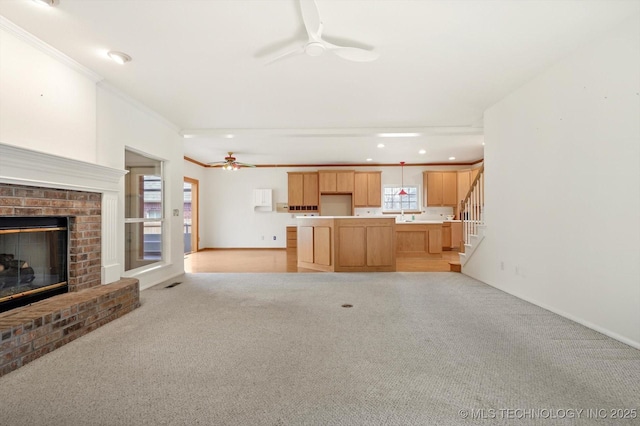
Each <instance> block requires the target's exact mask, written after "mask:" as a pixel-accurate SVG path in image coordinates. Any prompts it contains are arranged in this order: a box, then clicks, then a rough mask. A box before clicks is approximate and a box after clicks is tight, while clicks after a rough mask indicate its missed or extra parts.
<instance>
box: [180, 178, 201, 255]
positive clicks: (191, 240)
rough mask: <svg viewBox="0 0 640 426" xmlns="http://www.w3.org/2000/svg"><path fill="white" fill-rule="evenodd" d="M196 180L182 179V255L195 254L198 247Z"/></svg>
mask: <svg viewBox="0 0 640 426" xmlns="http://www.w3.org/2000/svg"><path fill="white" fill-rule="evenodd" d="M198 183H199V181H198V180H197V179H191V178H188V177H185V178H184V205H183V208H182V211H183V212H184V215H183V216H184V253H185V254H187V253H195V252H197V251H198V247H199V239H200V238H199V235H200V234H199V232H198Z"/></svg>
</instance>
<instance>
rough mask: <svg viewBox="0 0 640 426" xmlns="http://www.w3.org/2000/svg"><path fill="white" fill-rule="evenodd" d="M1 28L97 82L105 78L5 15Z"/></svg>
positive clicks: (1, 18) (0, 17)
mask: <svg viewBox="0 0 640 426" xmlns="http://www.w3.org/2000/svg"><path fill="white" fill-rule="evenodd" d="M0 29H3V30H5V31H7V32H8V33H11V34H13V35H14V36H16V37H17V38H19V39H20V40H22V41H24V42H26V43H28V44H30V45H31V46H33V47H35V48H36V49H38V50H39V51H41V52H42V53H46V54H47V55H49V56H51V57H52V58H53V59H55V60H57V61H59V62H61V63H63V64H64V65H66V66H68V67H69V68H72V69H73V70H75V71H77V72H79V73H80V74H82V75H84V76H85V77H87V78H89V79H90V80H92V81H93V82H94V83H97V82H99V81H101V80H103V79H104V77H103V76H101V75H100V74H98V73H96V72H94V71H92V70H90V69H89V68H87V67H85V66H84V65H82V64H80V63H79V62H77V61H75V60H73V59H71V58H70V57H69V56H67V55H65V54H64V53H62V52H61V51H59V50H58V49H56V48H55V47H53V46H51V45H50V44H47V43H45V42H44V41H42V40H40V39H39V38H37V37H36V36H34V35H33V34H31V33H29V32H27V31H26V30H24V29H23V28H21V27H19V26H17V25H16V24H14V23H13V22H11V21H9V20H8V19H7V18H5V17H4V16H0Z"/></svg>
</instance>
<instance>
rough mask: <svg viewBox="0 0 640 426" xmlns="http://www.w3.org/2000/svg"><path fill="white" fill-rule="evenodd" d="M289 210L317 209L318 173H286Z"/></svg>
mask: <svg viewBox="0 0 640 426" xmlns="http://www.w3.org/2000/svg"><path fill="white" fill-rule="evenodd" d="M288 193H289V199H288V203H289V211H315V212H317V211H318V204H319V203H318V200H319V196H318V173H317V172H312V173H307V172H289V173H288Z"/></svg>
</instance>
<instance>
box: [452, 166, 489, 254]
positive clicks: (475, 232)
mask: <svg viewBox="0 0 640 426" xmlns="http://www.w3.org/2000/svg"><path fill="white" fill-rule="evenodd" d="M460 219H461V220H462V241H463V243H464V244H463V246H462V247H461V251H460V253H459V255H460V266H461V267H462V266H463V265H464V264H465V263H466V262H467V261H468V260H469V259H470V258H471V256H473V252H474V251H475V250H476V248H478V246H479V245H480V243H481V242H482V240H483V239H484V234H485V230H486V226H485V223H484V165H483V166H482V167H480V170H479V171H478V175H477V176H476V177H475V179H474V180H473V182H472V183H471V186H470V187H469V191H468V192H467V195H466V196H465V197H464V199H463V200H462V201H461V202H460Z"/></svg>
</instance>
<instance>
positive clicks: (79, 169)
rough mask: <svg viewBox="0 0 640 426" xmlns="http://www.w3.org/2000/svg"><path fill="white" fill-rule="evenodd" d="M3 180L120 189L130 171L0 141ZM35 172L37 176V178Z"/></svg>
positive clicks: (0, 178)
mask: <svg viewBox="0 0 640 426" xmlns="http://www.w3.org/2000/svg"><path fill="white" fill-rule="evenodd" d="M0 158H2V169H1V170H2V172H1V174H0V182H4V183H12V184H18V185H20V184H24V185H32V186H43V187H47V188H61V189H71V190H78V191H89V192H104V191H116V192H117V191H118V190H119V189H120V187H119V185H120V179H121V178H122V176H124V175H125V174H126V173H127V171H126V170H120V169H114V168H111V167H106V166H101V165H99V164H93V163H87V162H84V161H79V160H74V159H72V158H66V157H60V156H57V155H52V154H47V153H43V152H37V151H31V150H27V149H24V148H20V147H17V146H13V145H4V144H1V143H0ZM34 176H36V178H34Z"/></svg>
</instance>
